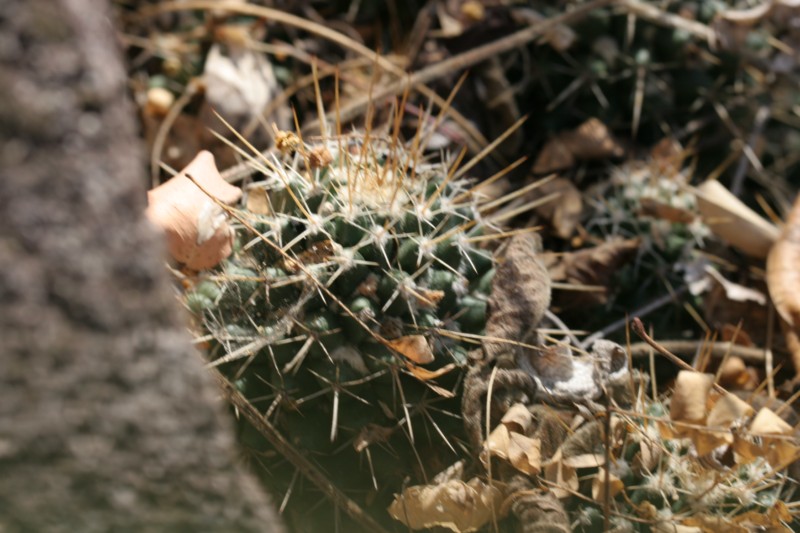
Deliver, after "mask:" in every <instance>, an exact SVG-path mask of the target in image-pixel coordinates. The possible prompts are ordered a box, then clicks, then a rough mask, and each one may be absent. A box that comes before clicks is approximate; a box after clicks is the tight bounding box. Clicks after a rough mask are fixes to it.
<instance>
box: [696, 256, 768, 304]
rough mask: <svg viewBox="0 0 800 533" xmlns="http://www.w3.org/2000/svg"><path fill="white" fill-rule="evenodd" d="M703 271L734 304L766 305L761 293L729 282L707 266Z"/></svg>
mask: <svg viewBox="0 0 800 533" xmlns="http://www.w3.org/2000/svg"><path fill="white" fill-rule="evenodd" d="M705 270H706V273H707V274H708V275H709V276H711V278H712V279H714V280H715V281H716V282H717V283H719V284H720V285H721V286H722V288H723V289H724V290H725V296H727V298H728V299H729V300H733V301H734V302H755V303H757V304H758V305H766V304H767V297H766V296H765V295H764V293H763V292H761V291H757V290H755V289H751V288H750V287H745V286H744V285H739V284H738V283H734V282H732V281H729V280H727V279H725V277H724V276H723V275H722V274H720V273H719V272H718V271H717V270H716V269H714V268H712V267H711V266H708V265H707V266H706V268H705Z"/></svg>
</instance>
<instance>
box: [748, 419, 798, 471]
mask: <svg viewBox="0 0 800 533" xmlns="http://www.w3.org/2000/svg"><path fill="white" fill-rule="evenodd" d="M793 433H794V428H793V427H792V426H790V425H789V424H787V423H786V421H784V420H783V419H782V418H781V417H779V416H778V415H776V414H775V413H774V412H773V411H772V410H771V409H769V408H767V407H763V408H761V410H759V411H758V414H757V415H756V416H755V418H754V419H753V421H752V422H751V423H750V426H749V427H748V428H747V432H746V433H743V434H740V435H737V436H736V437H737V438H736V439H735V441H734V444H733V449H734V452H735V454H736V459H737V463H746V462H750V461H753V460H755V459H757V458H759V457H763V458H764V459H766V460H767V462H768V463H769V464H770V465H771V466H772V467H773V468H776V469H782V468H786V467H787V466H788V465H790V464H791V463H792V462H794V461H795V460H797V459H798V457H800V447H798V445H797V442H796V440H795V439H793V438H791V437H792V436H793ZM752 437H756V438H752Z"/></svg>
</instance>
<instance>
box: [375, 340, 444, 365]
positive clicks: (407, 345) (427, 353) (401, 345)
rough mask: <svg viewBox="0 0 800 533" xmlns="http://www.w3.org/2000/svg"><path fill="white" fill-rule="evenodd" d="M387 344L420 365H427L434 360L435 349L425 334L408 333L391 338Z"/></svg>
mask: <svg viewBox="0 0 800 533" xmlns="http://www.w3.org/2000/svg"><path fill="white" fill-rule="evenodd" d="M386 344H387V345H388V346H389V347H390V348H391V349H392V350H394V351H396V352H397V353H399V354H400V355H402V356H403V357H405V358H406V359H408V360H410V361H413V362H415V363H417V364H418V365H426V364H428V363H432V362H433V359H434V357H433V351H432V350H431V347H430V345H429V344H428V340H427V339H426V338H425V336H423V335H406V336H404V337H399V338H397V339H392V340H389V341H387V342H386Z"/></svg>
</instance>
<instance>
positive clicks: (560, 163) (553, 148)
mask: <svg viewBox="0 0 800 533" xmlns="http://www.w3.org/2000/svg"><path fill="white" fill-rule="evenodd" d="M574 165H575V156H574V155H572V152H571V151H570V149H569V148H567V145H566V144H565V143H564V141H562V140H561V139H559V138H558V137H556V138H555V139H550V140H549V141H547V142H546V143H545V145H544V146H543V147H542V150H541V151H540V152H539V156H538V157H537V158H536V162H535V163H534V164H533V169H532V171H533V173H534V174H547V173H548V172H554V171H557V170H564V169H568V168H570V167H572V166H574Z"/></svg>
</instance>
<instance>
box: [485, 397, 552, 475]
mask: <svg viewBox="0 0 800 533" xmlns="http://www.w3.org/2000/svg"><path fill="white" fill-rule="evenodd" d="M533 423H534V421H533V416H532V415H531V413H530V411H529V410H528V408H527V407H525V405H523V404H521V403H517V404H514V405H513V406H511V409H509V410H508V411H507V412H506V414H505V415H503V418H502V420H501V421H500V424H499V425H498V426H497V427H496V428H495V429H494V430H493V431H492V433H491V434H490V435H489V438H488V439H486V442H485V443H484V445H483V451H481V454H480V459H481V462H482V463H483V465H484V466H487V465H488V463H489V459H490V457H491V456H493V457H499V458H500V459H502V460H504V461H508V462H509V463H510V464H511V465H512V466H513V467H514V468H516V469H517V470H519V471H520V472H524V473H526V474H528V475H532V476H533V475H537V474H538V473H539V471H540V470H541V466H542V453H541V440H540V439H536V438H530V437H527V436H526V433H527V432H528V429H529V428H530V427H531V426H532V425H533Z"/></svg>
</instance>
